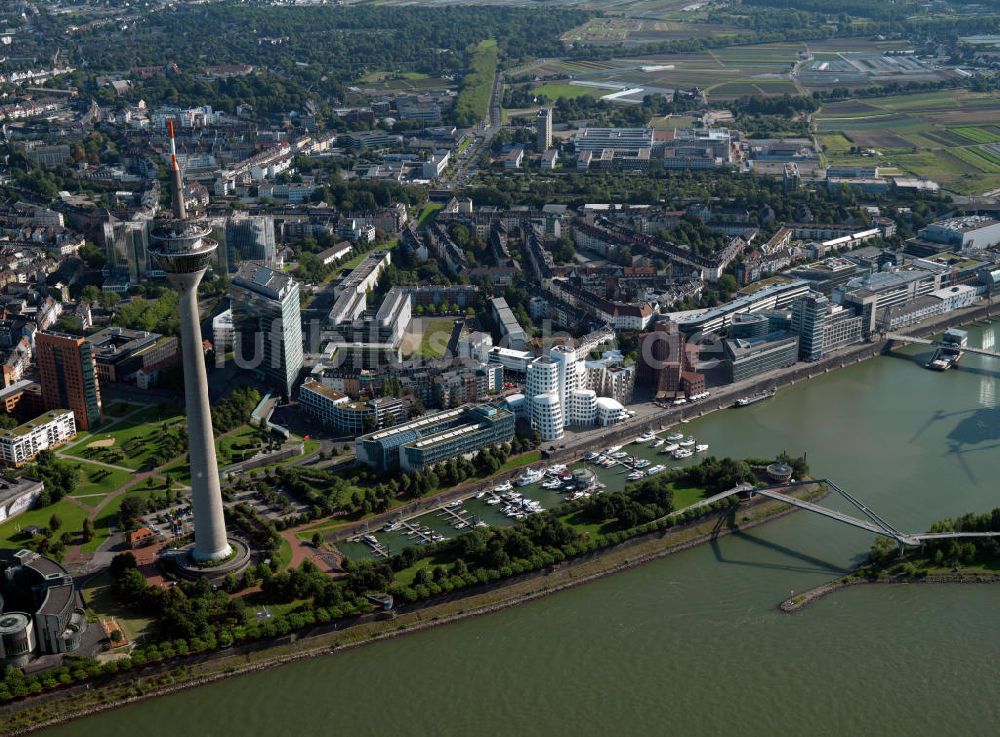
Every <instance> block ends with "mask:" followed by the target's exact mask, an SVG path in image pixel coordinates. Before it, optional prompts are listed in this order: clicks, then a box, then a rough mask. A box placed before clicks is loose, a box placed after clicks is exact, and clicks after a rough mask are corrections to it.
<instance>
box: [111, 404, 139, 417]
mask: <svg viewBox="0 0 1000 737" xmlns="http://www.w3.org/2000/svg"><path fill="white" fill-rule="evenodd" d="M139 409H142V405H141V404H131V403H129V402H112V403H111V404H106V405H104V415H105V416H106V417H113V418H116V419H120V418H122V417H124V416H125V415H129V414H132V413H133V412H135V411H136V410H139Z"/></svg>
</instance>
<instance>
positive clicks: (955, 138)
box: [815, 90, 1000, 194]
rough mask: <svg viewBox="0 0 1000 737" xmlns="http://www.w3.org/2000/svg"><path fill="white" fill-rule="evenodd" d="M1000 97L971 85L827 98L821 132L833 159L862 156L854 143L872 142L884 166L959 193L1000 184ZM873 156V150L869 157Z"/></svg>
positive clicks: (819, 119)
mask: <svg viewBox="0 0 1000 737" xmlns="http://www.w3.org/2000/svg"><path fill="white" fill-rule="evenodd" d="M997 117H1000V99H998V98H997V97H996V96H995V95H989V94H985V93H975V92H971V91H968V90H943V91H939V92H925V93H919V94H913V95H889V96H885V97H879V98H866V99H865V100H863V101H862V100H845V101H839V102H834V103H830V104H828V105H824V106H823V107H822V108H821V109H820V110H819V111H818V113H817V114H816V116H815V124H816V129H817V138H818V140H819V142H820V143H821V144H822V145H823V146H824V147H825V150H826V155H827V157H828V158H829V160H830V162H831V163H834V164H836V163H848V162H851V161H856V160H857V155H856V154H852V153H851V148H852V147H858V148H861V149H874V150H875V151H877V152H878V154H879V155H878V156H877V157H876V158H875V159H874V163H877V164H878V165H879V167H880V168H888V167H898V168H899V169H901V170H902V171H904V172H909V173H911V174H915V175H917V176H922V177H927V178H930V179H933V180H934V181H936V182H938V183H939V184H941V186H942V187H945V188H947V189H949V190H952V191H955V192H958V193H961V194H979V193H982V192H984V191H988V190H992V189H995V188H997V187H1000V155H998V153H997V152H994V151H992V150H990V148H989V146H990V145H991V144H994V143H998V142H1000V127H998V126H997V125H995V124H994V121H995V120H996V118H997ZM867 161H868V162H869V163H872V162H873V160H872V159H871V158H869V159H867Z"/></svg>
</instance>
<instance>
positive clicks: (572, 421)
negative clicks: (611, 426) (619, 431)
mask: <svg viewBox="0 0 1000 737" xmlns="http://www.w3.org/2000/svg"><path fill="white" fill-rule="evenodd" d="M569 397H570V402H569V419H568V420H567V423H566V424H568V425H593V424H594V423H595V422H596V421H597V392H595V391H594V390H593V389H574V390H573V392H572V393H571V394H570V395H569Z"/></svg>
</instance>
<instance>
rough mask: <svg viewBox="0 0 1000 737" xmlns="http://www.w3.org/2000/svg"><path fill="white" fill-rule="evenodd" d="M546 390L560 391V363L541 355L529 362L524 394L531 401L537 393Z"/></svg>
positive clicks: (543, 392)
mask: <svg viewBox="0 0 1000 737" xmlns="http://www.w3.org/2000/svg"><path fill="white" fill-rule="evenodd" d="M546 392H556V393H557V394H558V392H559V364H557V363H556V362H555V361H553V360H552V359H551V358H548V357H547V356H541V357H540V358H536V359H535V360H534V361H532V362H531V363H529V364H528V370H527V372H526V374H525V386H524V396H525V397H526V398H527V399H528V401H529V402H530V401H531V400H533V399H534V398H535V397H536V396H537V395H539V394H545V393H546Z"/></svg>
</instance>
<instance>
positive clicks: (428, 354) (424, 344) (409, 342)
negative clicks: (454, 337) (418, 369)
mask: <svg viewBox="0 0 1000 737" xmlns="http://www.w3.org/2000/svg"><path fill="white" fill-rule="evenodd" d="M416 320H419V321H420V322H419V323H417V325H413V326H412V327H416V328H417V330H416V331H414V332H409V331H408V332H407V334H406V335H405V336H404V338H403V342H404V345H403V346H402V349H403V353H404V354H405V355H411V356H412V355H417V356H419V357H420V358H440V357H441V356H443V355H444V353H445V350H446V349H447V348H448V341H449V340H450V338H451V334H452V332H453V330H454V328H455V318H454V317H420V318H416ZM416 320H414V322H415V323H416ZM418 326H419V327H418ZM418 335H419V339H420V343H419V345H417V342H416V341H417V337H418Z"/></svg>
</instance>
